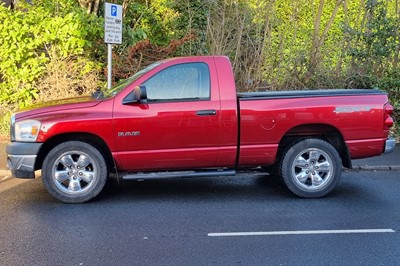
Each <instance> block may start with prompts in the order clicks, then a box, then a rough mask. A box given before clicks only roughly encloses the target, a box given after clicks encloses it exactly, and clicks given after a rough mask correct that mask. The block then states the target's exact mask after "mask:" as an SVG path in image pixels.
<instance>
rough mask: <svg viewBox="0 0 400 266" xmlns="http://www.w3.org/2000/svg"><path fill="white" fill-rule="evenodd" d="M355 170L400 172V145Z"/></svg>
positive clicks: (3, 161)
mask: <svg viewBox="0 0 400 266" xmlns="http://www.w3.org/2000/svg"><path fill="white" fill-rule="evenodd" d="M6 145H7V143H4V142H0V176H8V175H10V171H8V170H7V154H6ZM353 169H355V170H380V171H389V170H396V171H400V144H397V145H396V148H395V149H394V151H393V152H392V153H389V154H383V155H381V156H377V157H372V158H367V159H360V160H353Z"/></svg>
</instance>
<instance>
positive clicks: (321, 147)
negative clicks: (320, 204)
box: [279, 138, 342, 198]
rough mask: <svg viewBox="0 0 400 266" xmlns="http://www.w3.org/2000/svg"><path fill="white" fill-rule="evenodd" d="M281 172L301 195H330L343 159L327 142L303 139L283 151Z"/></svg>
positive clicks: (340, 170)
mask: <svg viewBox="0 0 400 266" xmlns="http://www.w3.org/2000/svg"><path fill="white" fill-rule="evenodd" d="M279 171H280V175H281V177H282V179H283V181H284V182H285V184H286V186H287V188H288V189H289V190H290V191H292V192H293V193H294V194H295V195H297V196H299V197H302V198H320V197H324V196H326V195H328V194H329V193H330V192H331V191H332V190H333V189H335V187H336V186H337V184H338V183H339V181H340V178H341V175H342V160H341V158H340V156H339V154H338V152H337V151H336V149H335V148H334V147H333V146H332V145H331V144H329V143H328V142H326V141H324V140H321V139H315V138H309V139H303V140H301V141H299V142H297V143H296V144H294V145H293V146H291V147H288V148H287V149H286V151H285V152H284V153H283V159H282V161H281V163H280V169H279Z"/></svg>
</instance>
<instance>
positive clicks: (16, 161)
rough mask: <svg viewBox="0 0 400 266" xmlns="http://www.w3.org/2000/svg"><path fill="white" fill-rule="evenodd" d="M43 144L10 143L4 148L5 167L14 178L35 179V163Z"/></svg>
mask: <svg viewBox="0 0 400 266" xmlns="http://www.w3.org/2000/svg"><path fill="white" fill-rule="evenodd" d="M42 144H43V143H22V142H11V143H9V144H8V145H7V147H6V152H7V167H8V169H10V170H11V173H12V175H13V176H14V177H16V178H35V162H36V157H37V154H38V153H39V150H40V148H41V147H42Z"/></svg>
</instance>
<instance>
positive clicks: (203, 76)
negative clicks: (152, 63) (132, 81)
mask: <svg viewBox="0 0 400 266" xmlns="http://www.w3.org/2000/svg"><path fill="white" fill-rule="evenodd" d="M143 85H144V86H146V90H147V98H148V100H149V101H152V100H160V101H173V100H199V99H209V98H210V71H209V69H208V66H207V64H205V63H188V64H180V65H175V66H172V67H169V68H166V69H164V70H162V71H161V72H159V73H157V74H155V75H154V76H152V77H151V78H150V79H148V80H147V81H145V82H144V83H143Z"/></svg>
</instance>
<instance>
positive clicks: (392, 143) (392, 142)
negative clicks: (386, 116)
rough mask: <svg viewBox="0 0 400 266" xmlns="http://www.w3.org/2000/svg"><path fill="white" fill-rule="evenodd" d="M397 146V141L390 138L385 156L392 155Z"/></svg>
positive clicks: (386, 144) (387, 141)
mask: <svg viewBox="0 0 400 266" xmlns="http://www.w3.org/2000/svg"><path fill="white" fill-rule="evenodd" d="M395 146H396V140H395V139H394V138H392V137H389V138H388V139H387V140H386V142H385V151H384V154H387V153H391V152H392V151H393V150H394V147H395Z"/></svg>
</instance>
